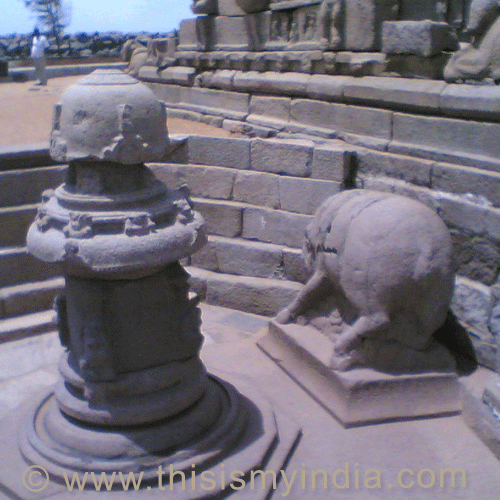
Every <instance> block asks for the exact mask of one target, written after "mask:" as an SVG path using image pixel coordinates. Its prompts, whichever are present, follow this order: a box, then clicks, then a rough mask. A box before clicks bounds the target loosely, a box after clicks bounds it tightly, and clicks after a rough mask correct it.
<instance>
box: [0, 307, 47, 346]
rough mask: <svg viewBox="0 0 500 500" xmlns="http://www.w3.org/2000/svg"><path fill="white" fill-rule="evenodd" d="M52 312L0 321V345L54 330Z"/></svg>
mask: <svg viewBox="0 0 500 500" xmlns="http://www.w3.org/2000/svg"><path fill="white" fill-rule="evenodd" d="M56 329H57V327H56V324H55V312H54V311H53V310H48V311H42V312H37V313H33V314H25V315H24V316H17V317H15V318H7V319H2V320H0V343H3V342H9V341H11V340H18V339H22V338H26V337H32V336H34V335H39V334H41V333H48V332H51V331H54V330H56Z"/></svg>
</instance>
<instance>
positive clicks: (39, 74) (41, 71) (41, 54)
mask: <svg viewBox="0 0 500 500" xmlns="http://www.w3.org/2000/svg"><path fill="white" fill-rule="evenodd" d="M48 47H49V42H48V41H47V38H46V37H45V36H44V35H40V31H38V28H35V30H34V31H33V41H32V45H31V59H33V63H34V64H35V76H36V79H37V80H38V81H37V83H36V84H35V85H47V71H46V68H45V49H47V48H48Z"/></svg>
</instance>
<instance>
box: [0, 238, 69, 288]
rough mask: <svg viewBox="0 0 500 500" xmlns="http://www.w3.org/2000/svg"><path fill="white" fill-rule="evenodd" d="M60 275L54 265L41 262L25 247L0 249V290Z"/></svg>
mask: <svg viewBox="0 0 500 500" xmlns="http://www.w3.org/2000/svg"><path fill="white" fill-rule="evenodd" d="M58 275H60V270H58V269H57V267H56V266H54V264H48V263H46V262H41V261H40V260H38V259H36V258H35V257H33V256H32V255H30V254H29V253H28V249H27V248H26V247H12V248H3V249H0V288H3V287H7V286H14V285H19V284H21V283H28V282H36V281H43V280H46V279H49V278H54V277H56V276H58Z"/></svg>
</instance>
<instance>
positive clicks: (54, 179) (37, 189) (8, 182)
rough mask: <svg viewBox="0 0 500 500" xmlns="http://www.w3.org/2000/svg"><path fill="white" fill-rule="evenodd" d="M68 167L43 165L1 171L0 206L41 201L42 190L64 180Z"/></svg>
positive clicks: (57, 184)
mask: <svg viewBox="0 0 500 500" xmlns="http://www.w3.org/2000/svg"><path fill="white" fill-rule="evenodd" d="M65 173H66V167H61V166H57V167H43V168H31V169H23V170H8V171H4V172H0V207H9V206H10V207H12V206H17V205H24V204H27V203H39V202H40V201H41V195H42V191H44V190H45V189H54V188H56V187H57V186H59V184H61V183H62V182H63V181H64V176H65Z"/></svg>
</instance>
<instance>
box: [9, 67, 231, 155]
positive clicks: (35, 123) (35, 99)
mask: <svg viewBox="0 0 500 500" xmlns="http://www.w3.org/2000/svg"><path fill="white" fill-rule="evenodd" d="M81 79H82V76H70V77H65V78H53V79H50V80H49V81H48V84H47V86H46V87H42V86H36V85H34V82H25V83H0V146H8V145H9V144H32V143H37V142H44V141H47V140H48V139H49V137H50V131H51V129H52V110H53V107H54V104H55V103H57V102H58V101H59V100H60V97H61V95H62V93H63V92H64V90H65V89H66V88H67V87H69V86H70V85H72V84H73V83H75V82H77V81H78V80H81ZM168 130H169V132H170V133H171V134H197V135H208V136H214V137H228V136H230V135H231V134H230V133H229V132H227V131H225V130H222V129H220V128H217V127H211V126H209V125H205V124H203V123H197V122H191V121H188V120H180V119H177V118H174V119H169V120H168Z"/></svg>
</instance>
